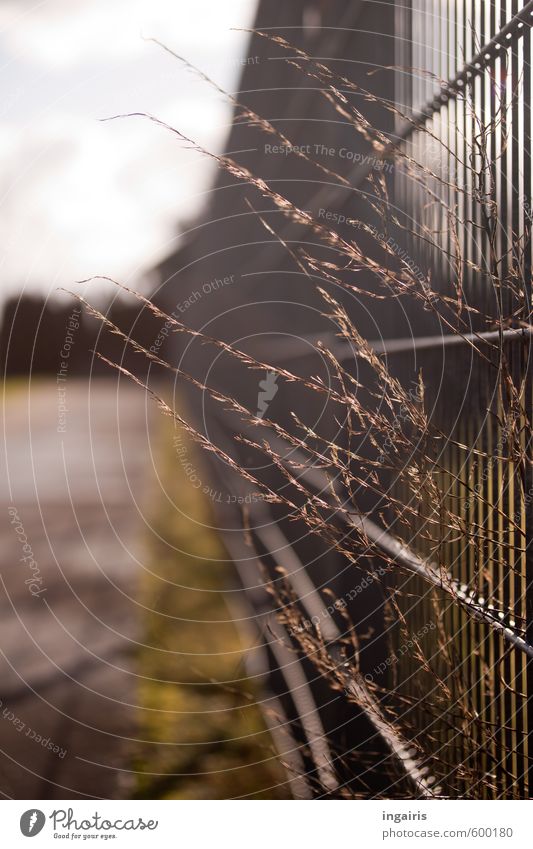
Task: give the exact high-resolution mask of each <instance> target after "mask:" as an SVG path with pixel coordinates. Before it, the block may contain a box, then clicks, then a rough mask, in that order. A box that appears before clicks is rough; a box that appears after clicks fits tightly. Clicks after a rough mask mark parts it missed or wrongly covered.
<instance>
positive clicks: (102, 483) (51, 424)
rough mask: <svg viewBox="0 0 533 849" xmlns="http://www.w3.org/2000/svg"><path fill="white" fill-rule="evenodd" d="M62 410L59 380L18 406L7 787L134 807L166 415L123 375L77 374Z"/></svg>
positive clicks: (4, 475)
mask: <svg viewBox="0 0 533 849" xmlns="http://www.w3.org/2000/svg"><path fill="white" fill-rule="evenodd" d="M58 400H59V396H58V393H57V389H56V384H55V382H53V381H42V382H34V384H33V386H32V391H31V394H29V393H28V388H27V384H24V385H23V386H20V385H19V386H17V387H16V388H15V389H8V392H7V394H6V399H5V407H4V422H3V424H4V427H3V433H4V440H5V443H4V445H3V446H2V448H3V450H2V452H1V455H2V456H1V457H0V467H1V468H0V535H1V539H0V542H1V549H0V611H1V614H0V700H1V702H2V704H1V706H0V791H1V792H2V793H3V794H4V795H5V796H7V797H14V798H26V799H32V798H41V799H45V798H85V797H91V796H94V797H102V798H113V797H118V798H120V797H124V795H127V794H128V790H129V786H130V782H131V777H130V776H129V775H128V773H127V772H123V771H121V767H124V768H126V769H127V768H128V767H129V766H130V763H129V762H128V757H129V754H130V752H131V747H132V743H131V742H130V741H129V739H128V738H132V737H135V708H134V707H132V706H133V705H135V703H136V701H137V696H136V679H135V675H134V674H133V672H134V658H135V639H136V637H138V635H139V629H140V615H141V611H140V608H139V606H138V605H137V604H136V602H135V596H136V585H137V581H138V579H139V574H140V571H141V569H142V563H141V559H142V550H141V537H142V532H143V529H144V527H145V526H144V519H143V510H144V511H145V510H146V508H147V506H149V505H148V504H147V500H148V498H149V488H150V485H151V481H152V477H151V473H150V469H151V465H150V445H149V438H148V428H147V419H149V420H150V421H152V420H153V419H152V417H153V415H154V412H153V410H152V408H151V406H148V408H147V405H146V402H145V397H144V394H143V392H142V390H140V389H139V388H137V387H135V386H133V385H131V384H129V383H126V382H124V381H121V382H120V384H117V382H116V381H115V380H114V379H109V380H105V379H100V380H93V381H91V382H88V381H87V382H86V381H81V380H80V381H75V380H71V379H70V378H69V380H68V381H67V384H66V398H65V401H66V403H65V406H66V407H67V408H68V411H67V412H66V413H65V414H64V421H63V419H62V418H61V417H60V415H59V414H60V410H59V408H58ZM155 415H157V413H155ZM58 425H59V427H60V428H63V425H64V432H58ZM6 458H7V459H6ZM23 557H25V558H26V559H25V560H24V559H21V558H23Z"/></svg>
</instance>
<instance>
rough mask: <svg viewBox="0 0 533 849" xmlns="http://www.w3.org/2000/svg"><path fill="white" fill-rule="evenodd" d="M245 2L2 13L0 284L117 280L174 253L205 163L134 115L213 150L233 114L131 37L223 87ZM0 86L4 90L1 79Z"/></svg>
mask: <svg viewBox="0 0 533 849" xmlns="http://www.w3.org/2000/svg"><path fill="white" fill-rule="evenodd" d="M254 8H255V0H232V2H224V3H214V2H212V0H209V2H208V1H207V0H195V2H194V3H192V2H191V3H179V4H178V3H176V2H175V0H172V2H170V0H53V2H44V3H40V4H38V5H36V4H35V2H32V3H30V2H25V1H24V0H17V2H16V3H15V2H13V0H7V2H4V3H2V4H0V30H1V32H2V35H1V44H2V51H3V58H4V60H5V66H6V75H5V77H4V86H5V90H6V91H8V92H9V91H11V92H12V93H14V92H16V95H17V96H16V98H15V97H14V96H13V97H12V98H11V100H9V101H8V100H7V99H6V97H4V99H3V102H4V103H5V104H6V106H5V109H4V110H3V111H2V110H1V109H0V154H1V156H0V227H1V229H2V232H3V234H4V235H3V244H2V246H0V266H1V268H2V280H3V286H4V288H6V287H11V288H13V286H14V285H20V284H26V283H29V284H30V285H32V286H41V287H42V286H44V287H45V288H48V287H49V286H50V285H65V284H67V285H70V283H71V282H72V280H74V279H76V278H81V277H87V276H89V275H91V274H108V275H111V276H117V277H121V278H122V279H126V278H127V277H129V276H130V275H135V274H136V273H139V272H142V271H143V270H145V269H149V268H150V266H151V265H152V263H154V262H157V261H158V260H159V259H161V258H163V256H165V255H166V254H167V253H168V252H169V251H170V250H171V248H172V246H173V245H174V246H175V236H176V226H177V225H176V222H177V221H178V220H180V219H181V220H182V221H190V220H191V219H192V218H193V217H194V215H195V214H197V213H198V211H199V209H200V207H201V205H202V202H203V199H204V197H205V193H206V192H208V191H209V187H210V181H211V180H212V177H213V164H212V162H210V161H209V160H208V159H206V158H205V157H201V156H200V155H199V154H197V153H196V152H194V151H190V150H187V149H186V146H184V145H183V144H180V143H179V142H178V141H177V140H176V137H175V136H172V135H171V134H169V133H168V132H165V131H164V130H163V129H161V128H160V127H157V126H156V125H154V124H153V123H150V122H148V121H143V120H141V119H124V120H119V121H113V122H106V123H100V122H99V121H98V118H101V117H103V116H107V115H110V114H113V113H117V112H120V113H122V112H128V111H141V110H145V111H148V112H151V113H152V114H155V115H157V116H159V117H161V118H162V119H164V120H166V121H168V122H169V123H171V124H173V125H175V126H177V127H179V128H180V129H181V130H183V131H184V132H185V133H186V134H188V135H190V137H191V138H194V139H195V140H197V141H199V142H200V143H201V144H203V145H204V146H205V147H207V148H208V149H210V150H217V149H220V148H221V147H222V145H223V142H224V138H225V136H226V134H227V131H228V129H229V121H230V120H231V109H230V108H229V106H228V104H227V103H225V102H224V100H223V98H221V96H220V95H218V94H216V93H214V92H213V91H212V89H210V87H209V86H208V85H206V84H205V83H203V82H201V81H199V80H198V79H196V78H194V77H192V76H191V74H190V73H188V72H186V71H185V70H184V69H183V68H182V67H181V66H180V65H179V63H177V62H176V61H175V60H173V59H172V58H171V57H169V56H168V55H167V54H164V53H162V52H161V51H160V50H159V49H158V48H156V47H155V46H154V45H151V44H147V43H146V42H144V41H143V40H142V39H141V38H140V37H139V36H140V33H141V32H143V33H145V34H146V35H153V36H156V37H159V38H161V39H162V40H165V41H166V42H167V43H169V45H171V46H172V47H173V48H175V49H176V50H177V51H178V52H180V51H181V52H182V53H183V54H185V55H187V56H188V57H190V58H191V59H192V61H194V62H196V63H197V64H198V65H199V66H200V67H202V68H204V69H206V70H207V71H208V72H209V73H213V72H215V76H216V78H217V80H218V81H220V82H221V84H222V85H225V86H229V87H231V85H232V81H233V82H234V81H235V80H236V79H237V75H238V73H239V71H240V67H239V62H238V60H239V57H240V56H241V55H243V52H244V47H245V44H246V41H247V37H246V36H245V35H243V34H242V33H238V34H237V33H233V34H232V33H228V29H229V27H230V26H232V25H237V26H246V25H248V24H249V23H251V19H252V15H253V11H254ZM6 80H7V82H6Z"/></svg>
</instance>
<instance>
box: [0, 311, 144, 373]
mask: <svg viewBox="0 0 533 849" xmlns="http://www.w3.org/2000/svg"><path fill="white" fill-rule="evenodd" d="M100 311H101V312H102V313H104V315H106V316H107V318H109V320H110V321H112V322H113V324H115V325H117V327H119V328H120V329H121V330H122V331H123V332H124V333H126V334H127V335H131V337H132V338H133V339H135V340H136V341H137V342H139V343H140V344H142V345H143V346H144V347H146V348H150V346H151V345H153V343H154V340H155V339H157V337H158V334H159V332H160V330H161V321H159V320H158V319H156V318H155V317H154V316H153V314H152V313H151V312H149V311H148V310H147V309H146V308H145V307H143V306H142V305H141V304H139V303H133V304H131V303H126V302H125V301H123V300H117V299H115V300H114V301H113V302H112V303H108V304H107V305H106V306H101V307H100ZM93 351H98V352H99V353H100V354H102V355H103V356H105V357H107V358H108V359H109V360H112V361H114V362H117V363H120V364H121V365H123V366H124V367H125V368H126V369H128V370H129V371H131V372H133V373H134V374H136V375H139V376H144V375H146V372H147V365H146V360H145V357H143V356H140V355H139V354H135V352H134V351H133V349H132V347H131V345H128V344H126V343H125V341H124V340H123V339H121V338H120V337H118V336H116V335H113V334H112V333H110V331H109V330H108V329H105V328H102V325H101V323H100V322H98V321H97V320H96V319H95V318H93V317H92V316H90V315H87V314H86V312H85V310H84V309H83V308H81V307H80V305H79V304H78V303H77V302H76V301H74V300H71V301H66V300H64V299H61V300H55V301H52V300H50V299H48V300H45V298H43V297H39V296H30V295H28V296H22V297H12V298H10V299H9V300H8V301H7V302H6V303H5V305H4V308H3V312H2V323H1V329H0V364H1V367H2V373H3V374H4V375H6V376H14V375H27V374H30V373H31V374H46V375H57V374H61V373H63V372H65V371H67V372H68V374H69V375H79V376H82V375H83V376H86V375H89V374H93V375H110V374H112V370H111V368H110V367H109V366H108V365H107V364H106V363H103V362H102V361H101V360H100V359H98V357H97V356H96V355H95V354H94V353H93Z"/></svg>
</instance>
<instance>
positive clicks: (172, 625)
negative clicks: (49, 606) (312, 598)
mask: <svg viewBox="0 0 533 849" xmlns="http://www.w3.org/2000/svg"><path fill="white" fill-rule="evenodd" d="M162 430H163V433H162V439H161V443H162V445H164V446H166V448H164V449H163V450H162V451H161V457H160V462H159V467H160V468H159V470H158V471H159V475H160V478H161V482H162V485H163V487H164V488H165V490H166V496H165V493H164V492H163V491H162V489H161V488H159V489H158V493H159V494H158V496H157V499H156V503H155V504H154V509H153V511H152V516H153V518H152V527H153V529H154V531H155V532H156V533H151V534H150V538H149V539H150V541H149V544H148V556H147V558H146V559H145V566H146V569H145V571H144V574H143V579H142V588H141V600H142V603H143V604H144V605H145V606H146V612H145V614H144V629H143V630H144V633H143V634H142V641H143V642H144V643H145V644H146V646H147V647H145V648H142V647H141V649H140V653H139V658H138V670H139V673H140V675H141V676H144V678H141V679H140V680H141V685H140V692H139V697H140V704H141V705H142V706H143V707H142V710H141V713H140V717H139V739H142V740H146V741H148V742H146V743H144V744H141V745H139V746H138V751H137V753H136V756H135V763H134V769H135V770H136V771H137V772H138V778H137V789H136V791H135V796H136V797H137V798H161V799H227V798H238V797H242V796H246V797H248V798H252V799H254V798H255V799H280V798H289V793H288V789H287V776H286V773H285V771H284V770H283V768H282V766H281V764H280V763H279V761H278V759H277V757H276V754H275V752H274V748H273V744H272V740H271V738H270V735H269V734H268V731H267V730H266V727H265V724H264V721H263V718H262V715H261V712H260V709H259V708H258V706H257V704H256V698H257V697H258V692H257V688H256V687H254V684H253V683H252V682H250V680H247V679H246V673H245V668H244V654H245V651H246V646H244V645H243V643H242V640H241V637H240V635H239V634H238V633H237V630H236V628H235V626H234V624H233V623H232V622H231V621H230V613H229V611H228V607H227V605H226V601H225V596H224V590H228V589H231V587H235V586H236V576H235V572H234V568H233V566H231V565H230V564H229V563H227V562H224V561H225V559H226V557H227V555H226V552H225V551H224V549H223V547H222V545H221V542H220V540H219V538H218V536H217V535H216V533H215V532H214V531H213V530H211V529H210V525H212V524H213V516H212V514H211V510H210V503H209V500H208V499H207V497H206V496H205V495H203V494H202V492H201V490H198V489H195V488H193V486H192V485H191V483H190V482H189V479H188V478H187V476H186V474H185V472H184V470H183V468H182V466H181V464H180V463H179V462H178V461H177V457H176V453H175V451H174V449H173V447H172V436H173V435H174V429H173V425H172V423H171V422H170V421H169V420H168V419H166V420H163V424H162ZM180 436H181V438H182V442H183V443H184V444H185V437H184V436H183V434H180ZM187 451H188V455H189V456H190V457H191V458H192V457H193V455H194V451H193V446H192V445H191V444H190V443H189V444H188V445H187ZM167 496H168V497H167ZM172 502H173V503H172ZM157 535H159V537H160V539H158V538H157ZM227 681H231V682H232V683H231V684H224V682H227ZM158 744H159V745H158ZM148 773H151V774H150V775H149V774H148Z"/></svg>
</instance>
